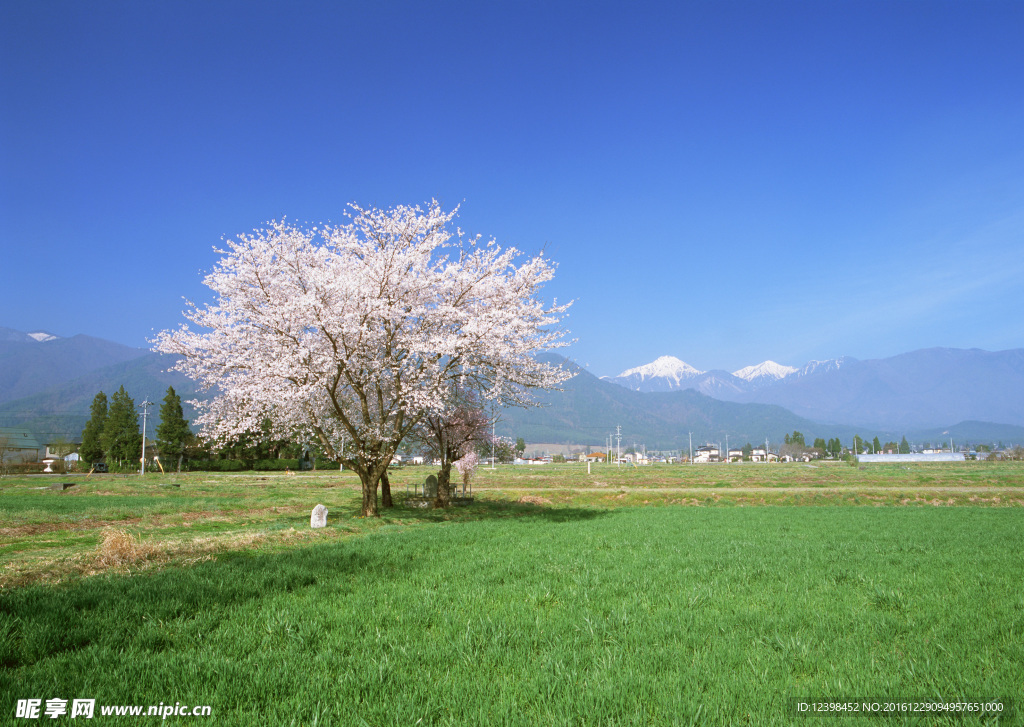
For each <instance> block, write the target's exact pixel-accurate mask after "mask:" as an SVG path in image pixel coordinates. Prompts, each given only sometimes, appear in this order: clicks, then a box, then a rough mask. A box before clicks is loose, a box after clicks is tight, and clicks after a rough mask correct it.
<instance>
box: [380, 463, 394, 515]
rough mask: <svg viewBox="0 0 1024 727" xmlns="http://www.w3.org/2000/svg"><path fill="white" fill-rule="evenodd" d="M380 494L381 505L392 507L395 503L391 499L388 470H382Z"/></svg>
mask: <svg viewBox="0 0 1024 727" xmlns="http://www.w3.org/2000/svg"><path fill="white" fill-rule="evenodd" d="M380 496H381V505H382V506H383V507H394V506H395V503H394V502H392V501H391V481H390V480H389V479H388V471H387V470H384V472H383V474H381V476H380Z"/></svg>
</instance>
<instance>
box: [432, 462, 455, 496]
mask: <svg viewBox="0 0 1024 727" xmlns="http://www.w3.org/2000/svg"><path fill="white" fill-rule="evenodd" d="M451 480H452V463H451V460H449V459H443V460H441V469H440V470H438V473H437V497H436V498H434V507H448V506H449V505H450V504H451Z"/></svg>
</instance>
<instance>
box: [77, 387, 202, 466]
mask: <svg viewBox="0 0 1024 727" xmlns="http://www.w3.org/2000/svg"><path fill="white" fill-rule="evenodd" d="M156 439H157V447H158V448H159V451H160V454H161V456H163V457H164V459H165V460H173V459H176V460H177V464H178V469H179V470H180V469H181V461H182V457H183V456H184V453H185V448H186V447H187V446H188V445H189V444H190V443H191V442H192V440H193V439H194V435H193V434H192V429H191V428H190V427H189V423H188V420H187V419H186V418H185V415H184V411H183V409H182V405H181V397H179V396H178V394H177V393H176V392H175V391H174V387H173V386H172V387H168V388H167V395H166V396H165V397H164V400H163V404H162V405H161V406H160V424H159V426H157V429H156ZM78 455H79V457H80V458H81V460H82V461H83V462H84V463H85V465H86V466H89V465H91V464H92V463H95V462H99V461H101V460H106V462H107V463H108V464H114V463H116V465H117V466H118V467H126V466H127V467H132V466H134V463H136V462H138V461H139V460H140V459H141V457H142V433H141V432H140V431H139V415H138V410H137V408H136V406H135V400H134V399H133V398H132V397H130V396H129V395H128V392H126V391H125V390H124V386H121V387H120V388H119V389H118V390H117V391H115V392H114V394H113V395H112V396H111V397H110V399H109V401H108V399H107V395H106V394H105V393H103V392H102V391H101V392H99V393H98V394H96V396H95V398H93V400H92V406H91V407H90V411H89V421H88V422H86V425H85V428H84V429H83V430H82V445H81V447H79V450H78Z"/></svg>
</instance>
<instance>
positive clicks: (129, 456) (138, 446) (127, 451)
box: [103, 386, 142, 464]
mask: <svg viewBox="0 0 1024 727" xmlns="http://www.w3.org/2000/svg"><path fill="white" fill-rule="evenodd" d="M103 449H104V451H105V452H106V454H107V459H108V460H117V461H118V462H120V463H122V464H123V463H125V462H135V461H137V460H138V459H139V458H140V457H141V456H142V435H141V434H140V433H139V415H138V413H137V412H136V411H135V401H134V400H133V399H132V398H131V397H130V396H128V392H126V391H125V390H124V387H123V386H122V387H121V388H119V389H118V390H117V391H116V392H115V393H114V395H113V396H112V397H110V410H109V412H108V414H107V424H106V426H105V427H104V429H103Z"/></svg>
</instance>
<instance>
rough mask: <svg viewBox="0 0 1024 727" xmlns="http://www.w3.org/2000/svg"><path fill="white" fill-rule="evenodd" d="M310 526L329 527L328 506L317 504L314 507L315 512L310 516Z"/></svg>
mask: <svg viewBox="0 0 1024 727" xmlns="http://www.w3.org/2000/svg"><path fill="white" fill-rule="evenodd" d="M309 527H311V528H323V527H327V508H326V507H324V506H323V505H317V506H316V507H314V508H313V514H312V515H310V516H309Z"/></svg>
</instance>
